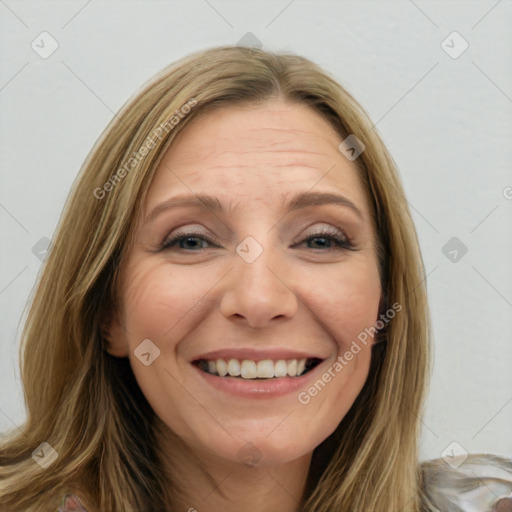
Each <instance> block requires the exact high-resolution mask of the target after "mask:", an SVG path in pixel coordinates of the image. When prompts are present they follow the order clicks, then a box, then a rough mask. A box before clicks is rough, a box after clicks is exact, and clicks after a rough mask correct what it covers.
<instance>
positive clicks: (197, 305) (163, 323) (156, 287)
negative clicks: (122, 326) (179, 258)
mask: <svg viewBox="0 0 512 512" xmlns="http://www.w3.org/2000/svg"><path fill="white" fill-rule="evenodd" d="M203 273H205V272H203V270H202V269H197V270H195V274H194V275H195V278H194V280H193V281H191V280H190V273H189V272H176V271H174V272H172V273H171V272H170V271H169V266H168V265H166V264H165V263H161V264H154V263H153V264H151V265H149V264H144V262H139V263H138V264H137V265H133V266H132V267H131V268H130V269H129V271H128V272H127V273H126V279H127V280H128V283H129V284H128V285H127V286H126V288H125V292H124V297H125V301H124V320H125V322H126V325H127V327H128V332H129V333H130V340H131V343H137V340H139V339H140V340H142V339H145V338H150V339H154V340H155V342H156V343H157V344H159V342H163V340H164V339H165V340H166V343H167V344H168V340H169V339H177V336H176V333H177V332H179V330H180V323H181V321H182V320H183V319H185V318H186V317H187V316H189V315H190V314H196V311H197V310H199V309H201V307H202V305H201V301H202V299H204V298H205V296H206V294H207V292H208V289H209V282H210V279H211V277H210V278H207V275H206V273H205V275H204V276H203V275H202V274H203ZM173 331H174V332H173Z"/></svg>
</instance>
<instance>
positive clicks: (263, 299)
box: [220, 249, 298, 328]
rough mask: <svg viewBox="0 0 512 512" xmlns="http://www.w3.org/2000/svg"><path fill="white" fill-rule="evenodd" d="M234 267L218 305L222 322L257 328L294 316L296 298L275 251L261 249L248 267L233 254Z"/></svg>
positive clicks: (296, 303)
mask: <svg viewBox="0 0 512 512" xmlns="http://www.w3.org/2000/svg"><path fill="white" fill-rule="evenodd" d="M234 266H235V268H234V269H233V270H232V271H231V272H229V274H228V276H229V277H228V281H227V282H226V285H225V286H226V288H225V289H224V293H223V294H222V298H221V302H220V311H221V313H222V314H223V315H224V316H225V317H226V318H228V319H230V320H236V321H238V322H245V323H247V324H248V325H249V326H250V327H259V328H261V327H266V326H270V325H271V324H272V323H274V322H276V321H285V320H286V319H290V318H292V317H293V316H294V315H295V313H296V311H297V307H298V298H297V296H296V294H295V293H294V291H293V288H292V286H293V285H292V283H289V282H287V276H289V272H286V275H285V272H284V270H283V265H282V264H278V257H277V254H276V251H272V249H265V250H263V252H262V253H261V255H260V256H259V257H258V258H257V259H256V260H255V261H253V262H251V263H248V262H247V261H245V260H244V259H243V258H241V257H239V256H238V254H235V256H234ZM288 280H289V279H288Z"/></svg>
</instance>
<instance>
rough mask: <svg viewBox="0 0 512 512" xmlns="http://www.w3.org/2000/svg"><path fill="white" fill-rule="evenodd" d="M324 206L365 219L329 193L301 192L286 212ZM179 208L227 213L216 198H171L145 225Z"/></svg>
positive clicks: (153, 211) (347, 201)
mask: <svg viewBox="0 0 512 512" xmlns="http://www.w3.org/2000/svg"><path fill="white" fill-rule="evenodd" d="M323 205H332V206H341V207H346V208H350V209H351V210H352V211H353V212H354V213H356V214H357V215H358V216H359V217H360V218H361V219H362V218H363V215H362V213H361V211H360V210H359V209H358V208H357V206H356V205H355V204H354V203H353V202H352V201H350V200H349V199H348V198H346V197H344V196H342V195H338V194H333V193H328V192H300V193H299V194H297V195H295V196H294V197H292V199H291V200H290V201H289V202H288V203H287V204H285V206H284V210H286V211H288V212H292V211H297V210H302V209H304V208H310V207H312V206H323ZM179 206H182V207H187V206H189V207H196V208H200V209H202V210H210V211H211V212H214V213H225V211H226V210H225V208H224V206H223V205H222V204H221V203H220V201H219V200H218V198H216V197H213V196H209V195H206V194H189V195H179V196H175V197H171V198H170V199H167V200H166V201H164V202H163V203H160V204H158V205H157V206H155V208H153V210H152V211H151V212H150V213H149V214H148V215H147V216H146V218H145V219H144V224H147V223H148V222H151V221H152V220H153V219H155V218H156V217H157V216H158V215H160V213H162V212H164V211H166V210H169V209H170V208H175V207H179Z"/></svg>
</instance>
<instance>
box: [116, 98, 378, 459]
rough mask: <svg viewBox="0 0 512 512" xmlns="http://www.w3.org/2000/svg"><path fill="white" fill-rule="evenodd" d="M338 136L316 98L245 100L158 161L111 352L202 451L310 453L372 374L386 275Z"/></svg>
mask: <svg viewBox="0 0 512 512" xmlns="http://www.w3.org/2000/svg"><path fill="white" fill-rule="evenodd" d="M340 142H341V138H340V137H339V136H338V135H337V134H336V132H335V131H334V130H333V128H332V127H331V126H330V125H329V124H328V122H327V121H325V120H324V119H323V118H322V117H321V116H319V115H318V114H317V113H315V112H313V111H312V110H310V109H309V108H308V107H305V106H301V105H291V104H287V103H282V102H279V101H271V102H267V103H265V104H262V105H260V106H244V107H240V106H236V107H231V108H226V109H222V110H217V111H215V112H211V113H209V114H207V115H204V116H202V117H200V118H199V119H198V120H197V121H196V122H195V123H194V124H192V125H190V126H188V127H187V128H186V129H185V130H184V131H183V132H182V133H181V134H180V135H179V137H178V138H177V139H176V140H175V141H174V143H173V145H172V147H171V148H170V149H169V150H168V151H167V153H166V154H165V156H164V158H163V160H162V162H161V164H160V166H159V168H158V170H157V172H156V175H155V177H154V180H153V182H152V184H151V186H150V189H149V192H148V195H147V196H146V201H145V204H144V212H143V213H144V216H143V218H141V219H139V223H138V227H137V229H136V238H135V244H134V246H133V248H132V249H131V251H130V252H129V254H128V255H127V260H126V265H125V267H124V271H123V276H122V293H121V306H120V310H119V312H118V316H117V318H116V319H114V321H113V323H112V325H111V330H110V332H111V337H110V341H111V343H110V349H109V352H110V353H111V354H113V355H116V356H120V357H124V356H127V357H129V360H130V363H131V366H132V368H133V372H134V374H135V377H136V379H137V382H138V384H139V386H140V388H141V389H142V391H143V393H144V395H145V396H146V398H147V400H148V401H149V403H150V405H151V406H152V408H153V409H154V411H155V412H156V414H157V415H158V416H159V417H160V419H161V420H162V421H163V422H164V423H165V424H166V425H167V426H168V427H169V429H170V430H171V431H172V432H173V433H174V434H176V435H178V436H179V437H180V438H181V439H182V440H183V441H184V442H185V443H186V444H187V445H188V446H190V447H192V448H193V449H194V450H196V452H198V453H202V454H203V455H205V456H206V455H208V456H212V455H215V456H217V457H221V458H222V459H223V460H228V461H236V462H240V461H242V462H245V463H247V464H253V465H257V464H277V463H282V462H287V461H291V460H294V459H297V458H299V457H301V456H305V455H307V454H310V453H311V452H312V450H313V449H314V448H315V447H316V446H318V445H319V444H320V443H321V442H322V441H323V440H325V439H326V438H327V437H328V436H329V435H330V434H331V433H332V432H333V431H334V429H335V428H336V426H337V425H338V424H339V422H340V421H341V419H342V418H343V417H344V415H345V414H346V413H347V411H348V410H349V408H350V406H351V405H352V403H353V402H354V400H355V398H356V397H357V395H358V393H359V392H360V390H361V389H362V387H363V384H364V382H365V380H366V377H367V375H368V369H369V363H370V352H371V346H370V345H371V343H370V342H371V337H368V342H367V343H366V344H364V343H361V342H359V341H358V335H360V334H361V333H362V332H365V328H369V327H372V326H374V324H375V322H376V320H377V319H378V308H379V300H380V297H381V287H380V279H379V273H378V267H377V260H376V253H375V248H374V242H375V233H374V232H373V228H372V223H371V217H370V209H369V204H368V200H367V198H366V197H365V193H364V191H363V188H362V186H361V184H360V182H359V177H358V170H357V168H356V167H355V165H354V164H353V163H352V162H350V161H348V160H347V159H346V158H345V157H344V156H343V155H342V154H341V153H340V151H339V149H338V145H339V143H340ZM334 196H337V197H338V198H339V200H337V201H336V202H334V201H333V198H334ZM178 198H179V199H178ZM354 341H356V345H354ZM356 346H357V348H355V347H356ZM348 353H351V354H352V357H350V356H349V355H347V354H348ZM304 359H306V361H304ZM221 360H222V361H223V362H222V361H221ZM305 362H306V367H305V368H304V363H305ZM315 364H316V366H314V365H315ZM226 367H227V368H226ZM309 367H313V368H312V369H310V370H309V371H306V373H305V374H302V375H301V376H291V375H294V374H295V372H296V371H297V368H298V370H299V372H302V371H303V370H307V369H308V368H309ZM226 371H229V372H230V373H228V374H227V375H224V376H221V375H223V374H224V373H225V372H226ZM208 372H210V373H208ZM240 372H241V373H242V376H240V375H238V376H237V374H239V373H240ZM258 372H259V373H258ZM219 374H221V375H219ZM231 374H232V375H231ZM257 375H259V376H260V377H258V378H255V377H256V376H257ZM270 375H274V377H272V378H270ZM275 375H277V376H275ZM283 375H286V376H283Z"/></svg>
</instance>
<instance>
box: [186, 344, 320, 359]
mask: <svg viewBox="0 0 512 512" xmlns="http://www.w3.org/2000/svg"><path fill="white" fill-rule="evenodd" d="M200 359H206V360H210V361H211V360H216V359H224V360H229V359H238V360H239V361H242V360H243V359H250V360H253V361H262V360H264V359H272V360H273V361H278V360H279V359H322V360H323V359H325V357H322V356H320V355H318V354H315V353H314V352H311V351H307V352H306V351H303V350H298V349H293V348H285V347H276V348H266V349H261V348H241V347H239V348H221V349H218V350H212V351H210V352H205V353H203V354H199V355H198V356H196V357H194V358H192V359H191V362H194V361H199V360H200Z"/></svg>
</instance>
